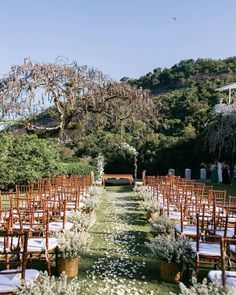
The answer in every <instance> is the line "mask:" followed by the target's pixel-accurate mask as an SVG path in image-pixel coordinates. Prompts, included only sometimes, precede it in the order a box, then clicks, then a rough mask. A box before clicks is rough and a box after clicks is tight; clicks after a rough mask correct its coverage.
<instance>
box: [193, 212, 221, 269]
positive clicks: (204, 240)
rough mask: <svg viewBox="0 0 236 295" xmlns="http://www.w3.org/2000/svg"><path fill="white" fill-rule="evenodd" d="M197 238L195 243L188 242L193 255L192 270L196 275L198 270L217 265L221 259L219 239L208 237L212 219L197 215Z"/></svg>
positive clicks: (217, 237)
mask: <svg viewBox="0 0 236 295" xmlns="http://www.w3.org/2000/svg"><path fill="white" fill-rule="evenodd" d="M196 217H197V237H196V241H195V242H190V243H191V247H192V250H193V252H194V253H195V255H194V260H193V261H194V268H195V272H196V273H198V271H199V269H200V268H203V267H207V268H209V267H210V266H214V267H216V265H219V261H220V258H221V250H220V239H221V238H220V237H219V236H215V235H210V234H209V232H208V229H209V224H211V223H212V220H213V217H210V216H204V215H203V216H201V215H200V214H198V213H197V216H196Z"/></svg>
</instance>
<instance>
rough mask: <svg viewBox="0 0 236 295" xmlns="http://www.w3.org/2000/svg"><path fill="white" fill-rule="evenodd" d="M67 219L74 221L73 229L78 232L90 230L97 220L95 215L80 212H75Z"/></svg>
mask: <svg viewBox="0 0 236 295" xmlns="http://www.w3.org/2000/svg"><path fill="white" fill-rule="evenodd" d="M67 220H68V221H69V222H71V223H73V230H74V231H76V232H82V231H88V230H89V229H90V228H91V227H92V226H93V225H94V224H95V221H96V219H95V217H92V216H90V215H87V214H81V213H80V212H75V213H74V214H73V215H71V216H69V217H68V218H67Z"/></svg>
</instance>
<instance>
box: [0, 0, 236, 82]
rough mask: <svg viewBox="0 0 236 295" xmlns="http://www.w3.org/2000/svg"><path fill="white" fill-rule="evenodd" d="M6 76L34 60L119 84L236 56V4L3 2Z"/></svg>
mask: <svg viewBox="0 0 236 295" xmlns="http://www.w3.org/2000/svg"><path fill="white" fill-rule="evenodd" d="M0 4H1V6H0V28H1V33H0V53H1V54H0V75H3V74H6V73H7V72H8V71H9V70H10V67H11V65H13V64H21V63H23V61H24V58H26V57H30V58H31V59H32V60H33V61H36V62H54V61H55V60H56V58H57V57H58V56H62V57H64V58H68V60H69V61H73V60H76V61H77V62H78V64H80V65H84V64H87V65H89V66H91V67H95V68H96V69H98V70H101V71H102V72H104V73H105V74H108V75H110V77H111V78H113V79H116V80H119V79H120V78H122V77H124V76H126V77H130V78H138V77H140V76H142V75H145V74H146V73H148V72H151V71H153V69H155V68H157V67H161V68H164V67H171V66H173V65H174V64H176V63H178V62H179V61H180V60H182V59H189V58H193V59H197V58H214V59H222V58H226V57H229V56H235V55H236V17H235V11H236V0H7V1H4V0H0Z"/></svg>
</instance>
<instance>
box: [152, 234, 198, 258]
mask: <svg viewBox="0 0 236 295" xmlns="http://www.w3.org/2000/svg"><path fill="white" fill-rule="evenodd" d="M148 247H149V248H150V250H151V251H152V253H153V255H154V256H155V257H157V258H158V259H161V260H164V261H166V262H168V263H171V262H173V263H187V262H189V260H190V259H191V258H192V257H193V251H192V248H191V245H190V243H189V241H188V240H187V239H185V238H183V237H179V238H177V239H175V238H174V237H171V238H168V237H164V236H157V237H156V238H155V239H154V240H153V241H152V242H151V243H149V244H148Z"/></svg>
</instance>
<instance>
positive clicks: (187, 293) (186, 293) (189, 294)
mask: <svg viewBox="0 0 236 295" xmlns="http://www.w3.org/2000/svg"><path fill="white" fill-rule="evenodd" d="M192 284H193V285H192V286H191V287H190V288H188V287H186V286H185V285H184V284H183V283H180V284H179V287H180V291H181V293H179V295H213V294H214V295H234V294H235V293H236V290H235V288H233V287H229V288H223V286H219V284H217V283H216V282H212V283H209V284H207V279H206V278H205V279H204V280H203V282H202V283H198V282H197V278H195V277H193V278H192ZM170 295H175V293H172V292H170Z"/></svg>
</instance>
